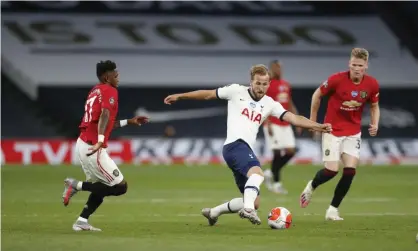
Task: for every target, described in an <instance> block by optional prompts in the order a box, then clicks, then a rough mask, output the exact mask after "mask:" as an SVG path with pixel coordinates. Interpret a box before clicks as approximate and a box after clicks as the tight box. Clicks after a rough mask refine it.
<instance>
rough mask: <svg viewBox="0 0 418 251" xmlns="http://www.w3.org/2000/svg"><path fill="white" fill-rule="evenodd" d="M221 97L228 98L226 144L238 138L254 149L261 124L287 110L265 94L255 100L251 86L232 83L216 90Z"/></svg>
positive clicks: (279, 116)
mask: <svg viewBox="0 0 418 251" xmlns="http://www.w3.org/2000/svg"><path fill="white" fill-rule="evenodd" d="M216 95H217V97H218V98H219V99H225V100H228V119H227V120H228V121H227V134H226V140H225V145H226V144H229V143H232V142H234V141H236V140H238V139H242V140H244V141H245V142H246V143H247V144H248V145H249V146H250V147H251V149H253V150H254V144H255V142H256V138H257V133H258V129H259V127H260V125H261V124H262V123H263V122H264V120H265V119H266V118H268V117H269V116H275V117H278V118H281V116H282V115H283V114H284V113H285V112H286V110H285V109H284V108H283V106H282V105H281V104H280V103H279V102H276V101H274V100H273V99H272V98H271V97H269V96H267V95H265V96H264V97H263V98H262V99H260V100H259V101H255V100H254V99H253V98H252V97H251V95H250V93H249V87H248V86H243V85H238V84H232V85H227V86H224V87H220V88H218V89H217V90H216Z"/></svg>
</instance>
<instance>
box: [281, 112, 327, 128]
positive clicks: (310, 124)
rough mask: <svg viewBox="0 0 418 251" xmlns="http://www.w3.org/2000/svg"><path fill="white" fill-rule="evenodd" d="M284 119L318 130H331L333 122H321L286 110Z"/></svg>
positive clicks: (299, 125) (295, 124)
mask: <svg viewBox="0 0 418 251" xmlns="http://www.w3.org/2000/svg"><path fill="white" fill-rule="evenodd" d="M282 120H284V121H287V122H289V123H290V124H292V125H294V126H298V127H302V128H306V129H311V130H314V131H318V132H331V131H332V127H331V124H319V123H316V122H314V121H312V120H309V119H307V118H305V117H304V116H300V115H295V114H293V113H291V112H285V113H284V114H283V116H282Z"/></svg>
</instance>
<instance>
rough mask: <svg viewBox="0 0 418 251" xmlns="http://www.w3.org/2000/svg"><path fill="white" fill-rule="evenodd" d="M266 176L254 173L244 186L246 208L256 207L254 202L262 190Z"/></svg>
mask: <svg viewBox="0 0 418 251" xmlns="http://www.w3.org/2000/svg"><path fill="white" fill-rule="evenodd" d="M263 181H264V177H263V176H261V175H259V174H252V175H251V176H250V177H249V178H248V180H247V183H245V188H244V208H250V209H254V202H255V200H256V199H257V196H258V193H259V191H260V185H261V183H263Z"/></svg>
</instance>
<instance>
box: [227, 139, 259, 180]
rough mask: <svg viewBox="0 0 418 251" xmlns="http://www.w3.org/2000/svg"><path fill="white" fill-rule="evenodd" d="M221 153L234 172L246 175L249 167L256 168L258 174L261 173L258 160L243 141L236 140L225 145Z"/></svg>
mask: <svg viewBox="0 0 418 251" xmlns="http://www.w3.org/2000/svg"><path fill="white" fill-rule="evenodd" d="M222 153H223V157H224V159H225V162H226V163H227V165H228V167H229V168H230V169H231V170H232V171H233V172H234V173H239V174H241V175H243V176H247V174H248V171H249V170H250V169H254V170H256V169H257V168H258V169H259V170H258V169H257V170H258V171H259V173H260V175H263V171H262V170H261V167H260V166H261V164H260V161H259V160H258V158H257V156H256V155H255V153H254V152H253V151H252V150H251V148H250V147H249V146H248V144H246V143H245V142H243V141H241V140H238V141H235V142H233V143H230V144H228V145H225V146H224V148H223V152H222ZM255 167H256V168H255Z"/></svg>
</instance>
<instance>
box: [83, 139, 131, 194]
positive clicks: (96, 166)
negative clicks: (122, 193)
mask: <svg viewBox="0 0 418 251" xmlns="http://www.w3.org/2000/svg"><path fill="white" fill-rule="evenodd" d="M91 147H92V145H89V144H87V143H86V142H84V141H83V140H82V139H80V138H79V139H78V140H77V143H76V147H75V148H76V154H77V156H78V159H79V160H80V163H81V167H82V168H83V171H84V173H85V174H86V180H88V181H91V182H102V183H103V184H106V185H108V186H114V185H116V184H119V183H120V182H122V180H123V174H122V172H121V171H120V170H119V168H118V166H117V165H116V163H115V162H114V161H113V160H112V159H111V158H110V156H109V154H108V153H107V151H106V148H101V149H99V150H98V151H97V152H95V153H94V154H93V155H91V156H87V155H86V154H87V153H89V152H91V150H89V148H91Z"/></svg>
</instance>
